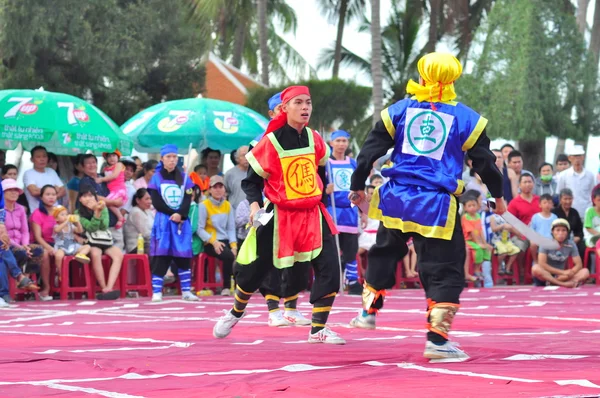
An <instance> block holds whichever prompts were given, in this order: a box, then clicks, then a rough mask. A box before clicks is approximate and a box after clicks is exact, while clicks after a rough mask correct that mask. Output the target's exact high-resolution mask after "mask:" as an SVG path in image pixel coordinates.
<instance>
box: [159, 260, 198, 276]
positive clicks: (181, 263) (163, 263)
mask: <svg viewBox="0 0 600 398" xmlns="http://www.w3.org/2000/svg"><path fill="white" fill-rule="evenodd" d="M171 265H175V266H176V267H177V268H178V269H180V270H182V271H187V270H189V269H190V267H191V266H192V259H191V258H183V257H172V256H152V257H150V268H151V269H152V275H156V276H160V277H163V276H165V275H166V274H167V271H168V270H169V267H170V266H171ZM172 271H173V273H175V271H176V270H172Z"/></svg>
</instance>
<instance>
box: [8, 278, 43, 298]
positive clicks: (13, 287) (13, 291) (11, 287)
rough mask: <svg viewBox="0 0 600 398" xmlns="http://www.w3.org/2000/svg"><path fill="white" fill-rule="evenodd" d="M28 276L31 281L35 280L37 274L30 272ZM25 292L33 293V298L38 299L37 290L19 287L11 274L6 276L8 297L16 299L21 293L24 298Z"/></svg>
mask: <svg viewBox="0 0 600 398" xmlns="http://www.w3.org/2000/svg"><path fill="white" fill-rule="evenodd" d="M29 278H30V279H31V280H32V281H33V282H37V276H36V275H35V274H31V275H30V276H29ZM27 293H33V294H34V295H35V299H36V300H39V299H40V295H39V293H38V290H33V291H31V290H25V289H19V288H18V287H17V281H16V279H13V278H12V277H11V276H9V277H8V294H9V295H10V297H11V298H12V299H13V300H16V299H17V295H20V294H22V295H23V298H25V294H27Z"/></svg>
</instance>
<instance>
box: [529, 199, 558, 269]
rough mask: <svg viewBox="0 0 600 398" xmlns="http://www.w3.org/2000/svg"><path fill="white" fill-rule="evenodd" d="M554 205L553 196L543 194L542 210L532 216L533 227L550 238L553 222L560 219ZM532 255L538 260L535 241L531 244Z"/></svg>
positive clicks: (541, 200)
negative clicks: (553, 210) (554, 210)
mask: <svg viewBox="0 0 600 398" xmlns="http://www.w3.org/2000/svg"><path fill="white" fill-rule="evenodd" d="M553 207H554V201H553V199H552V196H550V195H549V194H547V193H546V194H543V195H542V196H540V209H541V211H540V212H539V213H536V214H534V215H533V217H532V218H531V229H533V230H534V231H535V232H537V233H538V234H540V235H542V236H545V237H546V238H550V239H552V222H553V221H554V220H556V219H558V217H557V216H556V214H554V213H552V208H553ZM531 256H532V258H533V262H537V257H538V246H537V245H535V244H533V243H532V244H531Z"/></svg>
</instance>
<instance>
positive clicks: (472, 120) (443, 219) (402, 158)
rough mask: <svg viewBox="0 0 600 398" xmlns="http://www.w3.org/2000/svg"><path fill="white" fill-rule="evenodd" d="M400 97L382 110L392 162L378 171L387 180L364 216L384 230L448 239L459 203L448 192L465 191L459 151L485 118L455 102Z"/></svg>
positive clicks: (480, 128) (481, 127) (469, 145)
mask: <svg viewBox="0 0 600 398" xmlns="http://www.w3.org/2000/svg"><path fill="white" fill-rule="evenodd" d="M436 108H437V109H436V110H435V111H434V110H432V109H431V104H430V103H429V102H418V101H416V100H412V99H405V100H402V101H399V102H397V103H395V104H394V105H392V106H390V107H389V108H387V109H384V110H383V111H382V112H381V115H382V119H383V122H384V124H385V126H386V128H387V130H388V132H389V133H390V135H392V137H393V138H394V142H395V147H394V151H393V152H392V158H391V159H392V162H393V166H391V167H389V168H386V169H384V170H382V174H383V175H384V176H385V177H389V178H390V181H389V182H387V183H385V184H384V185H382V186H380V187H379V188H378V189H376V190H375V193H374V194H373V199H372V204H371V211H370V213H369V216H370V217H372V218H377V219H380V220H381V221H382V222H383V223H384V225H385V226H386V227H387V228H395V229H400V230H402V231H403V232H405V233H407V232H416V233H418V234H420V235H422V236H424V237H427V238H438V239H445V240H450V239H451V237H452V234H453V232H454V224H455V222H456V212H457V211H458V206H457V202H456V200H454V199H453V198H452V195H460V194H461V193H462V192H463V191H464V186H465V184H464V182H463V181H462V180H461V177H462V170H463V161H464V154H465V152H466V151H468V150H469V149H471V148H472V147H473V146H474V145H475V143H476V142H477V139H478V138H479V136H480V135H481V133H482V132H483V130H484V128H485V125H486V123H487V120H486V119H485V118H483V117H481V116H479V115H478V114H477V113H476V112H475V111H473V110H472V109H470V108H469V107H467V106H465V105H463V104H461V103H458V102H454V101H447V102H439V103H436Z"/></svg>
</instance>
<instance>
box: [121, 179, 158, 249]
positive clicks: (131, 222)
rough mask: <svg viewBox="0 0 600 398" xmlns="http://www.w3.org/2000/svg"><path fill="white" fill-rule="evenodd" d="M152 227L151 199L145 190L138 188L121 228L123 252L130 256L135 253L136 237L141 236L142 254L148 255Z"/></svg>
mask: <svg viewBox="0 0 600 398" xmlns="http://www.w3.org/2000/svg"><path fill="white" fill-rule="evenodd" d="M153 225H154V212H153V211H152V198H151V197H150V194H149V193H148V190H147V189H146V188H140V189H138V190H137V192H136V193H135V195H134V197H133V199H132V207H131V212H130V213H129V217H128V218H127V221H126V222H125V227H124V228H123V234H124V236H125V251H126V252H127V253H131V254H135V253H137V242H138V237H139V236H140V235H142V238H144V253H146V254H148V253H150V234H151V233H152V226H153Z"/></svg>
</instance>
